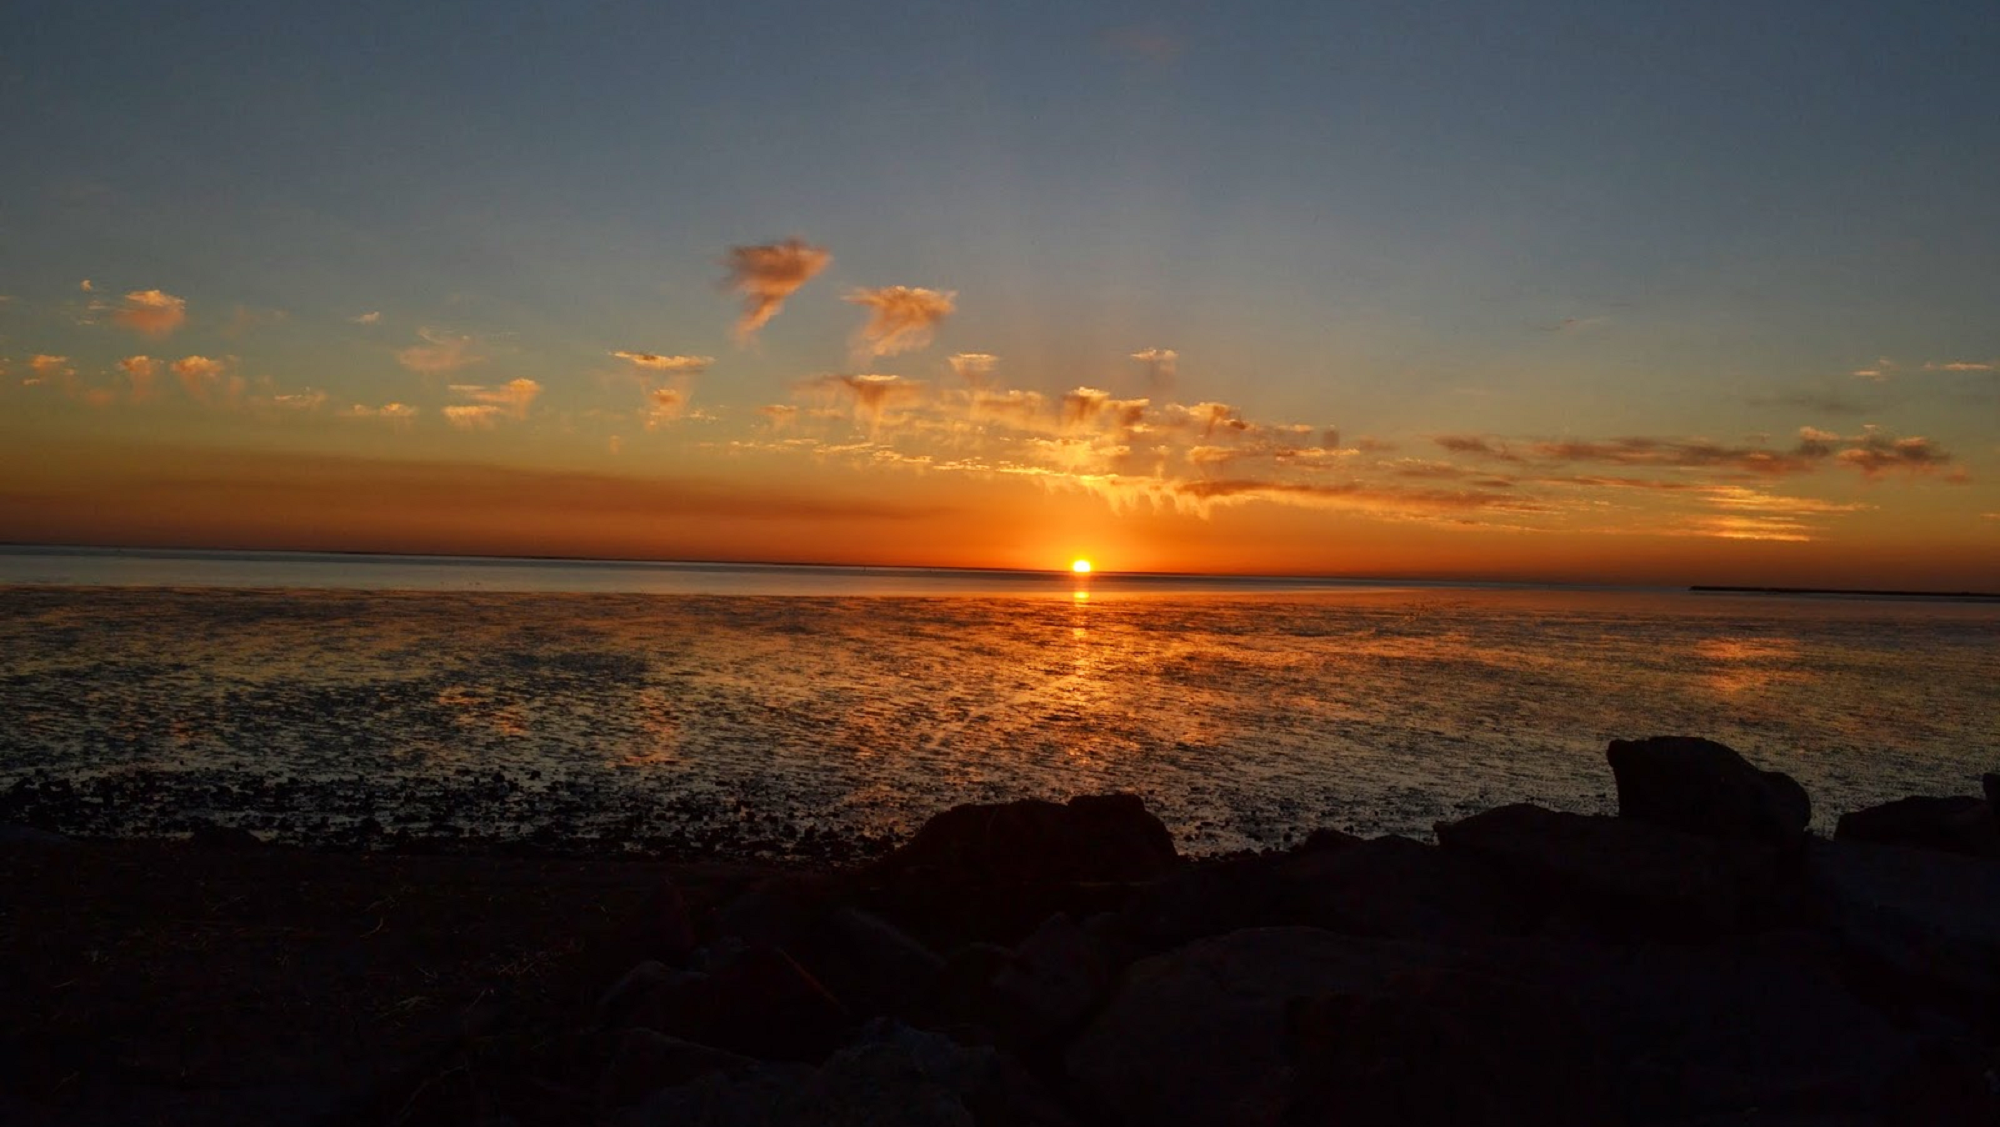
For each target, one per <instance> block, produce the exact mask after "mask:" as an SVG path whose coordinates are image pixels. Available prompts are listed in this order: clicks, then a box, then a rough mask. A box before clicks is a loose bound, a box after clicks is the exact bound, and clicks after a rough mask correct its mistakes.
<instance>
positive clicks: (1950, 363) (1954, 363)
mask: <svg viewBox="0 0 2000 1127" xmlns="http://www.w3.org/2000/svg"><path fill="white" fill-rule="evenodd" d="M1996 370H2000V366H1996V365H1994V364H1989V363H1986V362H1984V361H1978V360H1947V361H1945V362H1943V363H1941V364H1940V363H1927V364H1925V365H1924V371H1926V372H1991V371H1996Z"/></svg>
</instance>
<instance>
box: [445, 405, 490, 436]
mask: <svg viewBox="0 0 2000 1127" xmlns="http://www.w3.org/2000/svg"><path fill="white" fill-rule="evenodd" d="M443 411H444V421H445V422H448V423H450V424H451V425H452V426H454V427H457V428H458V429H460V430H491V429H493V424H494V423H495V422H497V421H498V420H499V418H500V416H501V414H502V412H501V409H500V408H499V407H498V406H495V405H494V404H491V403H480V404H475V405H472V406H467V405H465V404H462V403H454V404H451V405H450V406H447V407H445V408H443Z"/></svg>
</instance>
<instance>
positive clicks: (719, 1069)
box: [597, 1029, 757, 1110]
mask: <svg viewBox="0 0 2000 1127" xmlns="http://www.w3.org/2000/svg"><path fill="white" fill-rule="evenodd" d="M756 1064H757V1061H756V1060H755V1058H752V1057H746V1056H742V1055H741V1054H738V1053H731V1052H725V1051H723V1050H721V1049H716V1048H711V1047H709V1046H707V1045H698V1044H696V1043H694V1042H693V1041H684V1040H682V1039H680V1038H679V1037H669V1036H667V1035H666V1034H664V1033H657V1032H655V1031H653V1030H651V1029H627V1030H625V1031H624V1033H623V1034H622V1035H621V1036H620V1037H619V1040H618V1048H617V1049H616V1051H614V1052H613V1053H612V1056H611V1063H610V1064H608V1065H606V1066H605V1069H604V1075H603V1076H602V1077H601V1078H600V1079H599V1082H598V1089H597V1098H598V1106H599V1107H600V1108H603V1109H607V1110H608V1109H612V1108H621V1107H630V1106H631V1105H633V1104H636V1103H639V1102H640V1101H641V1100H644V1099H645V1098H646V1097H647V1096H649V1095H651V1094H652V1093H654V1092H657V1091H659V1090H660V1089H661V1088H668V1087H673V1086H675V1085H678V1084H686V1083H689V1082H691V1081H694V1080H698V1079H700V1078H701V1077H703V1076H708V1075H711V1074H718V1073H719V1074H724V1075H727V1074H730V1073H738V1072H743V1071H746V1070H748V1069H750V1068H752V1067H754V1066H756Z"/></svg>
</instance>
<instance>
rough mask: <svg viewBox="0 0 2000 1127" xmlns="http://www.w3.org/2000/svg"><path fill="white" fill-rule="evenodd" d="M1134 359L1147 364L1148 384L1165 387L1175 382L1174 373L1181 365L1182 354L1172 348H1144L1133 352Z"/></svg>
mask: <svg viewBox="0 0 2000 1127" xmlns="http://www.w3.org/2000/svg"><path fill="white" fill-rule="evenodd" d="M1132 359H1134V360H1137V361H1138V362H1139V363H1141V364H1144V365H1145V366H1146V382H1147V384H1148V385H1150V386H1151V387H1154V388H1163V387H1167V386H1169V385H1170V384H1172V383H1173V382H1174V373H1175V372H1176V371H1177V370H1178V368H1179V366H1180V359H1181V354H1180V353H1178V352H1175V351H1174V350H1173V349H1171V348H1142V349H1140V350H1139V351H1137V352H1134V353H1133V354H1132Z"/></svg>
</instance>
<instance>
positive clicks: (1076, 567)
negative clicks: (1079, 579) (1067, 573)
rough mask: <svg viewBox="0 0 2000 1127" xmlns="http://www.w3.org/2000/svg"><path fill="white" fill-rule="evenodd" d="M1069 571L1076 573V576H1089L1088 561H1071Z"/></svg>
mask: <svg viewBox="0 0 2000 1127" xmlns="http://www.w3.org/2000/svg"><path fill="white" fill-rule="evenodd" d="M1069 569H1070V570H1071V571H1073V572H1076V573H1077V574H1078V575H1089V574H1090V561H1089V560H1073V561H1071V562H1070V565H1069Z"/></svg>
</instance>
